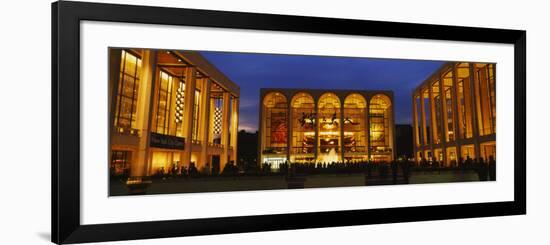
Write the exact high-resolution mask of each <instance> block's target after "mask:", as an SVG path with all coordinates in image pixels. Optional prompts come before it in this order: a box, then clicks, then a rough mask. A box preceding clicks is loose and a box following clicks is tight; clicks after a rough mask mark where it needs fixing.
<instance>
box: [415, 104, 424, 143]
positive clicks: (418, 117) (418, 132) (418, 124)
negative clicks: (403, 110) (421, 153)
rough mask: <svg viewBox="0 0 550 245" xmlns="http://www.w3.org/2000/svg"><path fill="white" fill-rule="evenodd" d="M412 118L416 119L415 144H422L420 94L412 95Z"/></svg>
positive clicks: (422, 127) (422, 130)
mask: <svg viewBox="0 0 550 245" xmlns="http://www.w3.org/2000/svg"><path fill="white" fill-rule="evenodd" d="M414 102H415V105H414V106H415V107H414V110H415V111H414V113H415V114H414V115H415V117H414V120H415V121H416V145H420V144H424V126H423V125H422V107H421V106H422V104H421V103H420V95H416V96H415V97H414Z"/></svg>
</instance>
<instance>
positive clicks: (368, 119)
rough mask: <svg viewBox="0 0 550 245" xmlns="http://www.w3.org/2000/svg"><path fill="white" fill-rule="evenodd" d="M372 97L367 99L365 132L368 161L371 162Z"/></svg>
mask: <svg viewBox="0 0 550 245" xmlns="http://www.w3.org/2000/svg"><path fill="white" fill-rule="evenodd" d="M370 99H371V98H370V97H367V99H366V107H365V131H366V133H367V143H366V144H365V145H366V146H367V160H368V161H369V162H370V157H371V152H370V115H369V114H370Z"/></svg>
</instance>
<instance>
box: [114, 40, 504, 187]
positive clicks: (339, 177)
mask: <svg viewBox="0 0 550 245" xmlns="http://www.w3.org/2000/svg"><path fill="white" fill-rule="evenodd" d="M107 65H108V68H109V77H108V83H109V91H108V94H109V96H108V100H109V101H108V105H109V108H108V113H109V122H107V123H108V124H109V156H106V167H107V168H108V171H109V196H125V195H150V194H176V193H201V192H222V191H251V190H277V189H302V188H326V187H351V186H363V187H368V186H380V185H403V184H434V183H451V182H472V181H495V180H496V89H495V88H496V76H495V74H496V64H495V63H484V62H472V61H433V60H409V59H387V58H384V59H382V58H366V57H335V56H312V55H294V54H265V53H240V52H214V51H197V50H172V49H147V48H131V47H128V48H127V47H112V48H109V59H108V64H107Z"/></svg>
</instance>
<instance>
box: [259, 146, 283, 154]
mask: <svg viewBox="0 0 550 245" xmlns="http://www.w3.org/2000/svg"><path fill="white" fill-rule="evenodd" d="M262 153H263V154H284V153H286V147H266V148H265V149H264V150H263V151H262Z"/></svg>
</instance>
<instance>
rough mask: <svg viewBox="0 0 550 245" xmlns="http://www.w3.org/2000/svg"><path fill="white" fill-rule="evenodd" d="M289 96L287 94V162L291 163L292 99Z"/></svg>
mask: <svg viewBox="0 0 550 245" xmlns="http://www.w3.org/2000/svg"><path fill="white" fill-rule="evenodd" d="M287 95H288V94H285V96H286V98H287V105H286V106H287V108H286V112H287V116H286V119H287V121H286V160H287V161H288V162H289V163H290V152H291V151H292V129H293V128H292V125H293V124H292V120H294V119H293V118H292V98H291V97H290V96H287ZM289 99H290V100H289Z"/></svg>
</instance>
